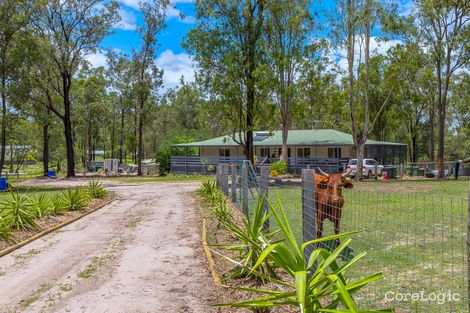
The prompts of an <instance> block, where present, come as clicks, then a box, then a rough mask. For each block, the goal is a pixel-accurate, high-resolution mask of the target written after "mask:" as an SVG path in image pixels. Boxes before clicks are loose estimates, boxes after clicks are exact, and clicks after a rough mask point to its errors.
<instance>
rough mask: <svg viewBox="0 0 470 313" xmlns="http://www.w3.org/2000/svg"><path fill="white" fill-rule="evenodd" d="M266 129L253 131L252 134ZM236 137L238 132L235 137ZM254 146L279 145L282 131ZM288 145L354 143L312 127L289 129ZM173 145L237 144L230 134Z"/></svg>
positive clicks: (347, 136)
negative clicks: (311, 128) (310, 128)
mask: <svg viewBox="0 0 470 313" xmlns="http://www.w3.org/2000/svg"><path fill="white" fill-rule="evenodd" d="M266 132H267V131H255V132H254V136H256V135H257V134H260V135H261V134H263V133H266ZM235 138H238V134H236V137H235ZM253 144H254V145H255V146H280V145H281V144H282V132H281V131H280V130H276V131H271V132H270V136H267V137H266V139H264V140H260V141H254V142H253ZM287 144H288V145H289V146H335V145H337V146H351V145H354V142H353V139H352V136H351V135H350V134H346V133H343V132H340V131H337V130H334V129H313V130H289V136H288V137H287ZM366 145H398V146H401V145H405V144H401V143H395V142H385V141H375V140H367V142H366ZM173 146H174V147H223V146H226V147H230V146H238V144H237V143H236V142H235V141H233V139H232V136H231V135H226V136H221V137H217V138H213V139H209V140H204V141H197V142H190V143H181V144H176V145H173Z"/></svg>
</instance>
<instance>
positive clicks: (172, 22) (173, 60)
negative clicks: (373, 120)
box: [87, 0, 411, 89]
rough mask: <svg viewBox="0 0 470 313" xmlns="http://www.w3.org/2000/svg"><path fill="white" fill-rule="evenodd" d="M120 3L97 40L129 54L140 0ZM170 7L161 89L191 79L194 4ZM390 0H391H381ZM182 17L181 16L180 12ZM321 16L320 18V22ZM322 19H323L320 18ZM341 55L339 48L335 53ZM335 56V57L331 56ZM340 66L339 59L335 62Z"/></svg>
mask: <svg viewBox="0 0 470 313" xmlns="http://www.w3.org/2000/svg"><path fill="white" fill-rule="evenodd" d="M117 1H118V2H119V4H120V10H119V14H120V16H121V21H120V22H119V23H118V24H117V25H115V27H114V33H113V34H111V35H109V36H108V37H106V38H105V39H104V40H103V42H102V43H101V47H102V48H103V49H117V50H120V51H122V52H125V53H128V54H130V53H131V51H132V49H133V48H135V49H137V48H139V46H140V40H139V37H138V34H137V33H136V31H135V29H136V27H137V26H138V25H140V24H141V23H142V15H141V14H140V11H139V6H138V3H139V1H140V0H117ZM171 1H172V7H171V8H169V9H168V11H167V21H166V22H167V27H166V29H165V30H164V31H163V32H162V33H161V34H160V36H159V37H158V41H159V49H158V51H157V59H156V63H157V65H158V66H159V67H160V68H162V69H163V70H164V73H165V74H164V85H165V86H164V89H167V88H172V87H176V86H177V85H178V83H179V81H180V78H181V76H184V77H185V80H187V81H192V80H193V79H194V69H193V62H192V60H191V58H190V57H189V55H188V54H187V53H186V51H184V49H183V48H182V47H181V43H182V41H183V37H184V36H185V35H186V34H187V32H188V31H189V30H190V29H191V28H192V27H194V20H195V18H194V3H193V0H171ZM313 1H314V5H313V8H312V10H315V11H317V12H319V13H320V15H322V13H324V11H325V10H329V9H331V8H332V7H333V6H334V3H335V2H334V1H332V0H330V1H328V0H322V1H321V2H320V1H319V0H313ZM385 1H391V0H385ZM395 2H396V3H397V4H398V7H399V10H398V11H399V13H401V14H407V13H409V11H410V8H411V0H396V1H395ZM181 13H182V14H183V15H184V16H185V18H183V19H182V18H181V16H180V14H181ZM321 21H322V19H321V20H320V22H321ZM323 21H326V19H323ZM326 33H327V30H326V31H323V32H322V33H320V34H318V35H319V36H325V35H326ZM397 42H398V41H392V42H389V43H386V44H382V45H381V44H379V43H374V42H372V47H373V48H374V44H375V49H376V50H377V53H383V52H384V51H386V49H388V48H389V47H390V46H392V45H395V44H396V43H397ZM339 54H341V51H340V52H339ZM87 58H88V60H89V61H90V62H91V63H92V64H93V65H94V66H104V65H105V63H106V58H105V56H104V54H103V52H97V53H95V54H92V55H89V56H88V57H87ZM335 58H336V59H337V56H336V57H335ZM337 62H338V63H339V64H340V65H341V62H342V61H341V60H338V61H337Z"/></svg>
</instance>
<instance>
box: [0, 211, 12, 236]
mask: <svg viewBox="0 0 470 313" xmlns="http://www.w3.org/2000/svg"><path fill="white" fill-rule="evenodd" d="M10 238H11V235H10V228H9V227H8V224H7V222H6V221H5V219H3V218H2V217H1V216H0V240H3V241H10Z"/></svg>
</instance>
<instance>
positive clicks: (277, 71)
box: [266, 0, 313, 162]
mask: <svg viewBox="0 0 470 313" xmlns="http://www.w3.org/2000/svg"><path fill="white" fill-rule="evenodd" d="M310 6H311V2H310V1H308V0H292V1H284V0H273V1H269V2H268V4H267V6H266V12H267V17H266V28H267V31H266V34H267V40H266V51H267V54H268V58H269V61H268V62H269V63H270V64H271V66H270V67H269V68H271V69H272V72H271V75H272V79H273V80H272V81H273V83H274V86H273V89H274V97H275V102H276V104H277V106H278V109H279V113H280V115H281V125H282V153H281V159H282V160H284V161H286V162H287V158H288V153H287V138H288V134H289V128H290V126H291V122H292V115H293V111H294V106H295V105H296V104H297V97H296V96H297V95H298V94H299V90H298V88H299V81H300V80H299V78H300V76H301V72H302V71H306V70H307V65H308V61H307V60H308V59H307V57H308V53H307V50H308V48H307V45H308V44H309V43H308V38H309V37H308V36H309V35H310V34H311V31H312V28H313V20H312V17H311V15H310V11H309V10H310Z"/></svg>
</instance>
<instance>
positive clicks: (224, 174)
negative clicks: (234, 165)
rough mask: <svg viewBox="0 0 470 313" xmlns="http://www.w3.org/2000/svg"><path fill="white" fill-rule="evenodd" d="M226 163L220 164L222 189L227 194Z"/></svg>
mask: <svg viewBox="0 0 470 313" xmlns="http://www.w3.org/2000/svg"><path fill="white" fill-rule="evenodd" d="M228 167H229V165H228V164H224V165H223V166H222V190H223V191H224V194H226V195H228Z"/></svg>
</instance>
